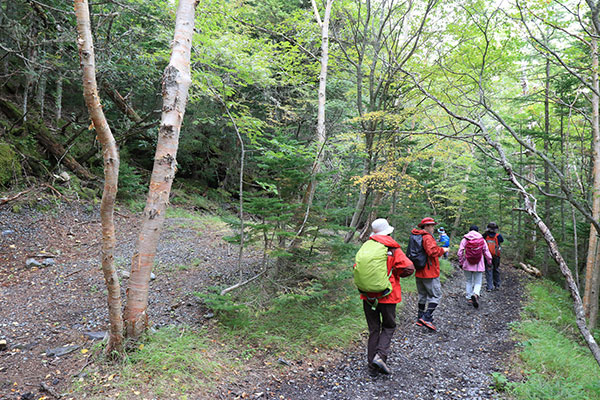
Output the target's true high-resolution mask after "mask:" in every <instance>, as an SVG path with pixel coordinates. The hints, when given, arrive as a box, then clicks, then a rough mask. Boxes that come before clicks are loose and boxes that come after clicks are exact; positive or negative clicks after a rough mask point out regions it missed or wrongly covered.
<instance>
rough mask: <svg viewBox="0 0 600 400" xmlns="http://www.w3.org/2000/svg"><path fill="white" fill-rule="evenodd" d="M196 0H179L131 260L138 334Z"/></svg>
mask: <svg viewBox="0 0 600 400" xmlns="http://www.w3.org/2000/svg"><path fill="white" fill-rule="evenodd" d="M196 5H197V1H194V0H180V1H179V6H178V9H177V16H176V21H175V32H174V39H173V48H172V53H171V60H170V62H169V65H168V66H167V68H166V69H165V71H164V74H163V86H162V90H163V107H162V117H161V124H160V129H159V135H158V143H157V145H156V153H155V156H154V167H153V169H152V176H151V179H150V188H149V192H148V197H147V200H146V207H145V209H144V212H143V214H142V226H141V228H140V234H139V236H138V241H137V246H136V252H135V254H134V255H133V257H132V260H131V276H130V278H129V287H128V289H127V305H126V307H125V328H126V334H127V336H128V337H130V338H134V339H135V338H138V337H139V336H140V335H141V334H142V333H143V332H144V330H145V329H146V328H147V327H148V314H147V308H148V291H149V282H150V274H151V272H152V265H153V264H154V258H155V255H156V247H157V245H158V240H159V236H160V231H161V228H162V225H163V222H164V220H165V212H166V209H167V206H168V204H169V193H170V192H171V185H172V183H173V178H174V177H175V172H176V165H177V161H176V158H177V148H178V146H179V132H180V130H181V125H182V122H183V116H184V114H185V106H186V103H187V99H188V90H189V87H190V84H191V76H190V55H191V46H192V37H193V33H194V18H195V10H196Z"/></svg>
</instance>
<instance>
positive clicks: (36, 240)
mask: <svg viewBox="0 0 600 400" xmlns="http://www.w3.org/2000/svg"><path fill="white" fill-rule="evenodd" d="M38 206H39V204H38ZM137 225H138V220H137V217H136V216H135V215H129V214H128V215H118V216H117V226H118V233H117V241H118V243H119V244H118V249H117V252H116V263H117V265H118V267H119V269H124V270H128V268H129V267H128V260H129V257H130V256H131V254H132V252H133V248H134V245H135V240H136V233H137ZM99 231H100V224H99V217H98V215H97V211H94V209H93V208H90V207H89V206H87V205H83V204H78V203H69V204H60V205H56V204H53V205H52V206H51V207H49V211H48V210H46V211H44V212H42V211H36V210H35V209H27V207H26V206H23V209H22V210H21V212H20V213H13V212H12V211H10V210H9V209H8V207H4V208H1V207H0V235H1V236H0V339H4V340H6V341H7V344H8V346H7V349H5V350H0V400H17V399H19V400H23V399H39V398H40V397H41V396H43V395H46V396H49V395H48V393H47V392H43V391H40V387H41V385H45V387H47V388H50V389H51V390H52V391H53V392H54V393H58V394H60V393H64V392H65V391H66V390H67V389H68V387H69V385H70V384H71V382H72V380H73V377H74V376H75V377H76V376H77V374H78V373H79V372H81V371H82V369H83V367H84V365H85V364H86V362H87V360H88V359H87V357H86V356H85V355H83V354H82V353H81V350H82V349H84V350H85V349H89V348H90V347H91V346H92V344H93V343H94V341H93V340H92V339H90V338H89V337H88V336H87V335H88V334H91V333H98V332H104V331H106V329H107V321H108V318H107V315H106V313H107V312H106V297H105V294H104V290H105V289H104V281H103V279H102V274H101V272H100V270H99V251H100V237H99ZM227 233H228V229H227V227H226V226H225V225H224V224H222V223H219V222H218V221H216V220H211V219H210V217H207V218H206V219H202V218H199V219H189V218H170V219H168V220H167V222H166V224H165V228H164V230H163V234H162V236H161V241H160V245H159V249H158V259H157V264H156V266H155V268H154V272H155V273H156V275H157V278H156V280H154V281H152V282H151V291H150V300H149V301H150V305H149V312H150V319H151V320H152V321H153V322H154V323H155V324H156V326H161V325H166V324H173V323H181V324H189V325H203V324H204V323H206V319H205V313H206V312H207V310H205V309H204V308H203V306H202V305H201V304H200V302H199V300H198V299H197V298H196V297H195V296H194V295H193V293H194V292H196V291H198V290H200V289H201V288H202V287H206V286H210V285H214V284H220V283H222V284H228V283H231V282H234V281H236V280H237V279H238V278H237V271H236V270H235V265H236V259H237V252H236V250H235V248H234V247H233V246H230V245H229V244H227V243H225V242H224V241H223V240H222V237H223V235H225V234H227ZM181 238H185V240H181ZM31 258H33V259H35V260H36V261H38V262H43V261H44V260H48V259H51V260H52V262H51V263H50V264H48V265H39V266H36V265H35V264H30V265H27V262H26V261H27V260H28V259H31ZM259 258H260V254H253V253H252V252H247V253H246V259H247V265H246V266H245V268H246V270H247V273H248V274H253V273H254V271H253V269H252V264H253V262H254V261H256V260H258V259H259ZM257 268H258V267H257ZM503 273H504V286H503V288H502V289H501V290H500V291H497V292H491V293H487V292H484V295H483V297H482V306H481V307H480V308H479V309H478V310H475V309H474V308H473V307H472V306H470V305H468V304H467V303H466V299H465V298H464V296H463V278H462V274H461V273H459V271H456V273H455V275H454V277H453V278H452V279H450V280H448V281H447V282H446V283H445V284H444V299H443V301H442V303H441V305H440V307H438V310H437V311H436V314H435V318H436V325H437V326H438V327H439V330H438V332H437V333H432V332H429V331H427V330H426V328H421V327H417V326H415V325H414V317H415V314H416V311H415V309H416V304H415V303H416V297H415V296H414V295H408V296H405V298H404V308H403V310H401V311H399V312H398V314H399V317H398V329H397V331H396V334H395V339H394V343H393V345H392V354H391V355H390V358H389V360H388V361H389V362H388V364H389V365H390V367H391V368H392V369H393V370H394V374H393V375H392V376H390V377H386V376H378V377H376V378H371V377H370V376H369V375H368V373H367V370H366V365H365V364H366V362H365V359H366V355H365V351H366V350H365V348H364V347H361V348H359V349H356V350H354V351H350V352H348V353H347V354H344V355H343V357H342V358H341V361H339V362H338V361H333V360H331V361H330V362H326V363H325V364H324V365H320V366H318V365H315V366H314V367H310V368H309V367H308V366H307V365H292V366H290V367H289V368H287V370H286V372H284V373H283V375H282V374H281V370H279V371H277V372H275V371H273V370H272V369H265V370H264V371H263V370H260V371H254V372H255V374H253V376H252V377H250V376H248V381H247V386H245V385H244V383H243V382H239V383H238V384H236V385H234V387H232V389H235V391H232V392H230V393H238V394H240V393H244V391H247V393H253V394H251V395H250V396H254V397H256V396H259V397H256V398H261V399H279V400H281V399H297V400H311V399H340V400H341V399H357V400H358V399H361V400H362V399H378V398H379V399H384V398H392V399H394V398H397V399H495V398H499V396H498V395H497V394H496V393H495V392H494V391H493V390H491V389H490V388H489V385H490V381H491V379H490V374H491V373H492V372H495V371H503V366H505V365H508V357H509V356H510V354H511V352H512V350H513V347H514V344H513V343H512V342H511V341H510V332H509V328H508V324H509V323H510V322H511V321H514V320H517V319H518V316H519V311H520V301H521V296H522V289H521V284H520V281H521V279H520V278H519V273H518V272H517V271H515V270H513V269H512V268H509V267H504V268H503ZM409 279H413V278H409ZM65 346H73V349H74V351H73V352H72V353H70V354H67V355H64V356H51V355H49V354H48V351H49V350H52V349H56V348H62V347H65ZM244 386H245V387H244ZM250 387H251V388H252V389H251V390H248V389H249V388H250ZM258 388H259V389H258ZM254 389H256V390H254ZM224 393H226V392H224ZM223 396H224V397H222V398H224V399H229V398H236V396H237V395H233V394H232V395H225V394H224V395H223ZM48 398H51V396H49V397H48ZM189 398H190V399H194V400H197V399H204V398H205V397H203V396H202V394H198V396H197V397H193V396H192V397H189Z"/></svg>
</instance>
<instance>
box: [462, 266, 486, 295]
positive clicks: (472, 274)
mask: <svg viewBox="0 0 600 400" xmlns="http://www.w3.org/2000/svg"><path fill="white" fill-rule="evenodd" d="M464 273H465V290H466V292H467V299H470V298H471V296H473V295H474V294H476V295H477V296H479V294H480V293H481V283H482V282H483V271H464Z"/></svg>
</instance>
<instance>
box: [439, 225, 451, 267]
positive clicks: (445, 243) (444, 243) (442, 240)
mask: <svg viewBox="0 0 600 400" xmlns="http://www.w3.org/2000/svg"><path fill="white" fill-rule="evenodd" d="M437 231H438V233H439V234H440V237H439V238H438V243H439V244H440V246H441V247H448V248H449V247H450V236H448V235H447V234H446V230H445V229H444V227H443V226H442V227H440V229H438V230H437ZM443 257H444V259H447V258H448V253H444V256H443Z"/></svg>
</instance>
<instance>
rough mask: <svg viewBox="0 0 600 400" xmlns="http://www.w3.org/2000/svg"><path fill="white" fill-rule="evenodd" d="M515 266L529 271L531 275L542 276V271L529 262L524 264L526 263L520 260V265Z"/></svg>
mask: <svg viewBox="0 0 600 400" xmlns="http://www.w3.org/2000/svg"><path fill="white" fill-rule="evenodd" d="M515 268H521V269H522V270H523V271H525V272H527V273H528V274H529V275H533V276H537V277H538V278H541V277H542V272H541V271H540V270H539V269H537V268H535V267H532V266H531V265H529V264H524V263H522V262H520V263H519V264H518V265H515Z"/></svg>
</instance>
